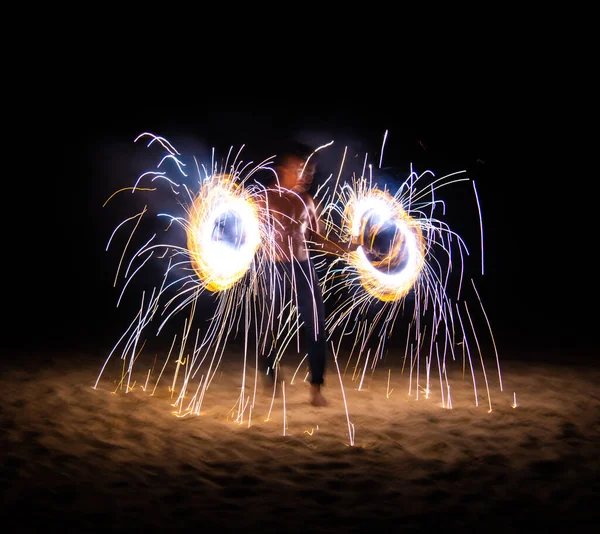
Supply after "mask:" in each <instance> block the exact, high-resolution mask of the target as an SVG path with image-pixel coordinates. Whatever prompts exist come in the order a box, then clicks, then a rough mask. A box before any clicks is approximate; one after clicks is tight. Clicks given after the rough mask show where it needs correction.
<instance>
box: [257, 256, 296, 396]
mask: <svg viewBox="0 0 600 534" xmlns="http://www.w3.org/2000/svg"><path fill="white" fill-rule="evenodd" d="M287 271H288V268H287V266H286V265H285V264H283V263H281V262H274V263H273V264H272V270H271V271H270V272H269V273H267V277H266V281H265V295H264V297H265V298H264V309H263V313H262V315H261V321H262V324H261V328H260V331H261V334H262V337H261V339H260V342H261V346H260V349H261V351H260V356H259V363H260V365H261V369H262V372H263V373H264V378H266V381H265V383H266V384H267V385H269V386H273V384H274V382H275V371H276V368H277V361H276V360H277V353H278V346H279V344H278V340H277V337H278V335H279V332H280V331H281V320H280V317H279V315H280V312H281V309H282V306H284V305H285V302H283V301H282V299H284V298H285V295H286V289H285V288H286V283H287V282H286V276H289V275H288V274H287Z"/></svg>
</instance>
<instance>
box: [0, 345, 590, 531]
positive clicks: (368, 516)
mask: <svg viewBox="0 0 600 534" xmlns="http://www.w3.org/2000/svg"><path fill="white" fill-rule="evenodd" d="M509 356H510V355H509ZM512 356H513V357H512V358H506V357H505V358H504V359H503V360H502V361H501V362H500V363H501V367H500V368H501V373H500V374H499V373H498V372H497V369H496V367H495V365H493V364H491V363H488V364H487V365H486V374H485V376H484V375H483V373H482V372H481V371H482V370H481V368H479V369H478V370H477V371H476V373H474V375H471V374H470V373H469V372H467V373H463V368H462V366H461V365H460V362H453V366H448V373H447V379H446V377H443V380H442V381H441V384H442V386H440V376H438V370H437V368H436V367H435V366H432V367H431V376H430V377H429V381H428V380H427V376H424V375H423V374H422V373H421V375H420V376H419V377H418V378H417V377H416V375H415V374H414V373H413V375H412V377H411V375H410V373H409V372H408V370H407V368H406V366H405V368H404V371H402V363H403V362H402V355H401V354H395V355H390V357H389V358H388V361H384V362H380V363H379V364H378V365H377V367H376V368H375V370H373V371H369V372H365V373H364V374H363V373H355V372H353V370H352V369H351V368H348V369H344V367H343V365H340V372H339V374H338V373H337V370H336V366H335V363H334V362H330V363H329V368H328V375H327V383H326V387H325V389H324V391H325V393H326V396H327V398H328V400H329V402H330V405H329V406H327V407H326V408H314V407H312V406H310V405H309V404H308V403H307V399H308V384H307V383H306V382H305V381H304V376H303V375H304V372H303V370H302V366H300V367H298V362H297V360H295V359H294V357H290V358H288V359H287V360H285V361H284V362H283V371H284V378H285V379H286V382H285V383H284V385H283V388H285V390H284V391H282V393H283V395H280V396H275V397H272V396H269V395H266V394H265V392H264V391H263V389H262V388H261V387H260V382H258V381H255V373H254V370H253V367H252V365H251V364H247V365H246V368H245V369H246V371H245V373H244V365H243V357H242V355H241V353H240V352H239V351H236V350H233V349H232V351H231V352H230V353H226V354H225V357H224V360H223V362H222V364H221V366H220V367H219V370H218V372H217V374H216V375H215V377H214V380H213V382H212V383H211V384H210V387H208V388H207V389H206V392H205V395H204V398H203V401H202V405H201V407H200V409H199V415H195V414H190V413H188V414H187V415H186V413H185V409H183V407H184V403H180V405H179V406H173V399H174V395H176V393H177V391H171V390H170V385H171V384H170V382H169V380H166V379H161V380H162V381H160V382H159V383H158V385H157V386H156V388H154V382H155V380H156V376H157V374H156V370H154V371H152V372H149V371H147V372H146V371H144V367H143V365H140V366H138V367H136V369H138V371H137V375H136V376H135V377H132V380H131V381H130V383H129V386H130V387H129V390H127V388H126V387H125V386H124V384H123V383H120V378H121V376H122V375H121V374H120V373H119V368H120V367H122V362H120V360H119V359H118V358H117V360H116V361H114V362H112V363H111V364H110V365H108V366H107V369H106V370H105V372H104V374H103V376H102V378H101V380H99V382H98V385H97V387H94V385H95V382H96V380H97V378H98V375H99V370H100V368H101V366H102V364H103V363H104V361H105V360H106V353H103V352H101V351H98V352H90V353H80V352H71V351H65V352H64V353H60V352H56V351H48V352H46V353H35V354H33V353H30V354H20V355H18V356H17V355H15V356H14V358H9V357H6V358H4V361H3V369H2V373H1V375H0V386H1V388H2V397H1V400H0V403H1V404H0V410H1V415H2V417H1V424H2V431H1V432H0V436H1V437H0V439H1V440H2V447H1V464H2V470H1V474H0V476H1V477H2V488H3V496H2V513H3V515H4V517H5V520H4V522H6V520H7V519H6V518H8V517H10V518H11V519H12V521H14V522H15V523H14V524H15V527H16V528H17V529H19V531H21V532H27V531H47V530H48V528H50V527H52V528H57V529H59V530H60V531H62V532H75V531H77V532H91V531H99V530H123V531H125V530H127V531H130V530H132V529H133V530H146V531H148V530H149V531H170V530H174V529H186V530H188V529H190V530H191V529H203V530H204V531H209V532H213V531H215V532H216V531H219V532H229V531H238V530H242V529H243V530H248V529H250V531H260V532H362V531H365V530H367V529H368V530H373V531H378V532H423V531H429V530H430V529H436V530H438V529H441V530H447V529H448V528H470V529H476V530H481V531H485V532H502V533H511V532H529V531H531V530H535V531H537V532H549V531H556V532H567V531H574V530H576V529H578V528H590V527H591V526H592V525H594V524H595V523H597V521H598V519H600V514H599V512H598V507H597V502H598V496H599V490H600V482H599V480H600V477H599V474H600V469H599V463H600V461H599V459H598V450H599V448H598V446H599V444H600V430H599V428H600V427H599V422H600V402H599V401H600V393H599V390H598V383H599V380H600V368H599V367H598V366H591V365H589V364H581V365H570V366H567V365H565V362H564V361H563V360H561V358H560V357H557V356H551V355H548V358H544V355H541V357H540V356H538V357H537V358H535V361H527V359H526V355H512ZM343 357H344V355H343V354H340V357H339V362H340V363H342V362H343ZM567 359H568V357H566V358H565V360H567ZM544 360H547V361H544ZM168 371H172V369H171V368H170V367H167V369H166V370H165V373H167V372H168ZM145 373H146V374H145ZM164 376H167V375H166V374H165V375H164ZM171 376H172V375H171ZM133 378H135V380H133ZM163 378H164V377H163ZM473 378H475V383H476V387H474V382H473ZM242 381H243V382H244V389H243V396H242V393H241V392H242ZM255 384H257V385H258V387H257V388H256V390H255ZM428 385H429V391H428ZM241 399H243V402H242V400H241ZM490 406H491V411H490Z"/></svg>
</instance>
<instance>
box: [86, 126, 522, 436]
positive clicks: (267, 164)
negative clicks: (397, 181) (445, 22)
mask: <svg viewBox="0 0 600 534" xmlns="http://www.w3.org/2000/svg"><path fill="white" fill-rule="evenodd" d="M141 139H145V140H148V141H149V142H148V147H151V146H152V145H154V147H153V148H156V147H157V146H158V149H159V150H161V151H162V157H161V158H160V160H159V163H158V165H157V168H156V170H154V171H149V172H145V173H143V174H142V175H141V176H139V178H138V179H137V180H136V182H135V184H134V185H133V186H132V187H124V188H122V189H120V190H118V191H116V192H115V193H113V194H112V195H111V196H110V198H109V199H108V200H107V201H106V203H105V205H106V204H108V203H109V201H110V202H114V201H115V200H114V199H115V198H119V196H122V194H123V192H125V191H127V192H129V194H136V195H154V196H155V197H156V196H158V195H161V196H160V198H159V201H160V202H162V201H163V199H164V198H166V196H168V197H169V198H170V199H171V200H173V201H175V204H176V205H177V206H178V208H177V209H176V212H175V213H159V214H158V215H157V219H158V220H159V221H164V222H165V229H164V230H165V232H164V233H163V234H162V235H163V236H164V241H163V242H158V240H159V238H158V237H157V236H158V234H157V233H154V235H151V236H141V235H138V234H139V233H141V228H142V227H143V224H142V221H145V220H147V219H148V217H149V214H150V212H151V210H149V209H148V205H146V206H145V207H144V208H143V209H142V210H138V212H137V213H135V214H133V215H131V216H129V217H127V218H125V219H124V220H123V221H122V222H120V223H119V224H118V225H117V227H116V228H115V230H114V232H113V234H112V235H111V236H110V239H109V242H108V245H107V249H108V248H109V247H110V246H111V245H112V244H113V242H115V241H118V240H119V239H120V240H121V242H123V243H124V245H123V250H122V253H121V256H120V261H119V263H118V266H117V270H116V275H115V285H116V284H117V282H118V281H119V280H121V283H122V287H121V294H120V297H119V300H118V303H117V306H119V304H120V302H121V300H122V298H123V296H124V293H125V290H126V289H127V288H128V286H130V283H131V281H132V279H133V278H134V277H139V276H141V273H143V272H145V270H147V269H148V268H149V266H150V265H154V264H155V263H154V262H156V261H159V262H160V265H161V268H162V278H161V279H160V280H159V284H158V286H157V287H154V289H152V290H151V291H143V292H142V294H141V298H140V303H139V307H138V311H137V313H136V314H135V317H134V318H133V320H132V321H131V322H130V324H129V327H128V328H127V329H126V331H125V333H124V334H123V335H122V336H121V338H120V339H119V340H118V342H117V343H116V345H115V346H114V348H113V350H112V351H111V353H110V354H109V356H108V358H107V360H106V362H105V363H104V365H103V366H102V369H101V371H100V373H99V375H98V379H97V381H96V384H95V386H94V387H97V385H98V382H99V380H100V378H101V376H102V375H103V373H104V371H105V368H106V365H107V363H108V361H109V360H110V359H111V357H112V356H113V355H114V354H115V353H116V352H117V351H119V350H120V352H121V359H122V360H123V364H122V376H121V378H120V381H119V385H118V387H117V389H119V388H122V389H124V390H125V391H126V392H128V391H131V389H133V387H134V385H135V380H134V379H133V367H134V364H135V363H136V362H137V361H138V357H139V356H140V353H141V352H142V349H143V348H144V346H145V343H146V341H147V331H148V330H149V327H150V325H151V324H152V325H153V326H154V325H155V324H156V323H158V325H157V334H156V335H158V334H160V333H161V332H162V331H163V329H164V327H165V325H166V324H167V323H168V322H172V321H174V320H175V318H176V317H177V318H181V317H183V320H182V322H183V324H182V325H181V331H180V334H178V335H177V336H175V338H174V339H173V340H172V342H171V345H170V350H169V351H168V354H167V356H166V359H165V361H164V362H163V363H162V365H158V366H157V369H156V372H155V364H156V358H155V361H154V362H153V364H152V369H148V368H145V369H144V370H143V378H142V379H141V380H140V382H141V383H143V384H144V385H143V386H141V387H142V389H143V390H144V391H146V390H148V391H151V392H152V393H151V394H154V393H155V392H156V390H157V386H158V383H159V381H160V380H161V379H162V377H163V376H165V375H166V376H169V373H168V372H165V371H166V370H167V369H170V370H171V372H172V374H171V376H170V377H169V378H168V379H167V380H169V382H170V383H169V384H168V390H169V392H170V395H171V402H172V406H173V408H174V410H173V414H174V415H176V416H177V417H185V416H187V415H200V413H201V409H202V405H203V401H204V398H205V395H206V392H207V390H208V388H209V386H210V385H211V383H212V381H213V379H214V378H215V376H216V375H217V371H218V369H219V366H220V365H221V363H222V359H223V355H224V352H225V347H226V344H227V343H228V341H229V340H230V339H231V338H234V337H237V336H239V335H242V336H243V342H244V344H243V351H244V352H243V365H242V366H241V370H242V372H241V384H240V393H239V398H238V400H237V401H236V403H235V406H234V407H233V408H232V409H231V410H230V411H229V414H230V415H231V417H232V420H235V422H236V423H238V424H242V423H244V422H246V423H247V426H250V424H251V421H252V420H253V416H255V417H254V420H255V419H256V415H257V414H256V407H255V400H256V391H257V383H258V375H259V371H258V369H259V367H260V364H259V355H260V354H261V352H262V351H263V349H264V347H265V343H266V342H267V339H268V337H269V335H273V336H274V337H275V338H276V339H277V354H276V355H275V361H276V362H279V361H280V360H281V359H282V358H283V355H284V353H286V351H287V350H288V349H289V348H290V346H293V345H294V341H296V343H295V345H296V349H297V351H299V347H300V343H299V339H300V337H299V331H300V329H301V326H302V324H301V323H300V321H299V317H298V314H297V307H296V305H295V300H294V299H293V298H289V297H290V295H293V294H294V288H293V286H294V283H295V281H294V280H291V283H292V290H291V293H287V296H288V298H287V299H286V298H285V295H286V293H285V291H281V292H280V294H281V297H280V298H281V301H280V302H279V303H278V304H279V311H278V312H276V306H275V304H276V303H275V299H274V298H273V297H272V295H271V294H270V293H269V292H270V291H271V289H269V288H273V287H274V285H278V286H281V285H282V282H283V281H282V280H280V279H279V274H278V273H277V271H276V269H273V268H272V263H271V262H270V261H269V259H270V258H273V257H274V256H277V255H278V254H277V253H279V252H281V250H278V245H277V244H276V240H275V239H274V234H275V229H274V223H273V221H272V218H271V217H270V216H269V206H268V202H267V197H268V195H267V194H266V193H267V190H266V189H265V187H264V186H262V185H259V184H258V183H257V182H254V181H251V180H250V178H252V177H253V176H254V175H255V173H256V172H257V171H267V172H272V173H274V169H273V168H272V167H271V164H272V160H271V159H270V158H269V159H266V160H264V161H263V162H261V163H259V164H257V165H255V164H253V163H252V162H244V161H242V159H241V153H242V149H240V150H239V152H238V153H237V154H235V155H233V154H232V151H231V150H230V152H229V153H228V154H227V157H226V160H225V162H224V163H221V164H218V163H216V162H215V160H214V153H213V157H212V161H211V163H210V165H209V166H205V165H199V164H198V163H197V162H195V161H194V163H195V169H194V172H193V173H188V172H187V165H186V164H185V163H184V161H183V158H182V157H181V154H180V153H179V152H178V151H177V150H176V149H175V148H174V147H173V146H172V145H171V144H170V143H169V142H168V141H167V140H166V139H164V138H162V137H158V136H155V135H153V134H149V133H144V134H141V135H140V136H138V138H137V139H136V141H139V140H141ZM386 140H387V131H386V133H385V136H384V140H383V142H384V144H385V142H386ZM329 145H331V143H329V144H328V145H324V146H323V147H319V149H321V148H325V147H326V146H329ZM319 149H317V150H319ZM381 158H383V148H382V151H381ZM345 161H346V150H345V151H344V156H343V160H342V165H341V166H340V168H339V169H338V170H337V171H336V180H335V185H334V186H333V188H331V187H328V186H327V182H328V181H329V179H328V180H327V181H326V182H325V183H324V184H322V185H321V186H320V187H319V189H318V191H317V194H316V195H315V203H317V205H318V208H319V210H320V211H321V219H322V221H323V224H324V235H325V236H326V237H327V236H330V235H334V236H335V237H336V241H339V242H342V243H348V242H352V243H359V244H360V246H359V247H358V248H357V249H356V250H355V251H353V252H349V253H343V252H342V253H340V254H339V255H337V256H330V255H325V254H324V253H323V252H322V250H319V249H318V247H314V250H312V255H313V258H314V259H315V260H317V261H316V264H317V267H318V268H319V269H323V272H324V274H323V276H322V279H321V283H322V286H323V291H324V298H325V302H326V304H327V307H328V311H329V315H328V316H327V319H326V328H327V335H328V340H329V342H331V347H332V350H333V358H334V361H335V366H336V369H337V372H338V376H339V380H340V386H341V391H342V395H343V402H344V407H345V412H346V421H347V424H348V438H349V440H350V444H351V445H353V444H354V431H355V429H354V424H353V423H352V422H351V419H350V413H349V405H348V401H347V399H346V395H345V392H344V384H343V375H345V374H346V371H345V370H344V371H343V374H342V371H340V367H339V363H338V362H339V361H341V358H340V356H339V354H340V346H341V341H342V339H350V340H351V342H352V349H351V351H350V353H349V356H348V360H347V363H346V369H348V367H349V365H350V362H351V360H352V359H353V358H354V357H356V364H355V365H354V371H353V373H352V381H357V382H358V386H357V390H358V391H360V390H361V389H362V388H363V385H365V383H366V382H367V383H368V380H369V376H372V375H373V373H374V372H375V369H376V366H377V364H378V362H380V361H382V360H383V359H384V358H385V356H386V352H387V343H388V340H389V339H390V338H391V337H392V334H393V333H394V330H395V329H397V330H400V332H401V335H405V337H406V342H405V345H406V352H405V355H404V362H403V366H402V373H404V372H405V368H406V372H407V373H409V380H408V388H409V390H408V397H409V398H411V397H412V398H414V399H415V400H418V399H419V393H420V392H421V393H422V394H423V397H424V398H425V399H431V398H435V399H439V402H440V404H441V406H442V407H443V408H447V409H451V408H452V401H451V397H450V383H449V378H448V365H449V361H450V360H456V359H457V358H462V364H463V374H465V371H466V369H467V366H468V369H469V371H470V376H471V378H472V382H473V389H474V394H475V402H476V404H477V405H478V400H477V399H478V392H477V384H476V382H475V374H476V370H475V367H476V363H474V359H473V358H472V356H471V355H472V353H473V351H474V350H477V354H478V355H479V363H480V365H481V370H482V371H483V375H484V377H485V384H486V393H487V400H488V405H489V411H491V409H492V404H491V395H490V388H489V384H488V380H487V374H486V371H485V367H484V360H483V355H482V349H481V345H480V341H479V338H478V337H477V335H476V332H475V326H474V322H473V318H472V317H471V316H470V315H469V309H468V306H467V303H466V301H464V298H463V297H462V296H461V289H462V278H463V269H464V265H463V262H464V259H465V256H468V255H469V251H468V249H467V246H466V243H465V242H464V241H463V239H462V238H461V237H460V236H459V235H457V234H456V233H455V232H454V231H452V229H451V228H450V227H449V225H448V224H447V223H445V222H444V221H443V220H442V218H441V217H440V215H439V212H440V211H442V214H445V207H446V206H445V203H444V201H443V200H442V199H441V197H439V196H438V191H439V190H440V189H441V188H443V187H446V186H449V185H451V184H458V183H460V182H469V181H470V179H469V178H466V177H461V176H460V175H461V174H462V172H457V173H454V174H452V175H448V176H444V177H441V178H436V177H435V175H434V174H433V173H432V172H431V171H426V172H424V173H422V174H417V173H416V172H414V171H413V170H412V167H411V170H410V174H409V176H408V178H407V179H406V180H405V181H404V182H403V183H402V184H401V185H400V186H399V187H398V189H397V191H396V192H393V190H392V189H390V186H389V184H386V185H385V186H384V187H383V188H381V187H380V186H378V185H377V184H376V182H377V176H374V173H377V172H378V171H374V170H373V168H372V166H371V165H370V164H369V163H368V157H367V156H365V159H364V164H363V165H362V172H360V173H359V176H358V177H357V176H356V174H352V175H351V176H347V174H348V173H347V172H345V170H344V164H345ZM381 165H382V161H381V159H380V161H379V168H381ZM190 175H193V176H194V178H190ZM332 177H333V174H332V175H330V178H332ZM473 191H474V192H475V197H476V201H477V205H478V208H479V198H478V196H477V190H476V189H475V187H474V184H473ZM481 220H482V218H481V212H480V213H479V222H480V224H481ZM128 230H129V234H128V235H127V231H128ZM123 233H125V236H123V235H121V234H123ZM173 234H174V235H173ZM136 243H138V244H137V245H136ZM307 246H308V247H309V248H312V247H311V243H308V242H307ZM481 247H482V256H481V257H482V261H483V228H482V227H481ZM482 274H483V263H482ZM310 283H319V281H318V280H311V281H310ZM472 285H473V289H474V290H475V293H476V296H477V300H478V301H479V304H480V307H481V310H482V311H483V313H484V316H485V320H486V323H487V326H488V329H489V334H490V336H491V326H490V323H489V320H488V318H487V315H485V311H484V309H483V305H482V303H481V299H480V297H479V294H478V293H477V289H476V288H475V284H474V282H473V281H472ZM451 288H454V290H455V293H453V292H452V291H451ZM288 291H289V290H288ZM206 296H208V297H210V298H212V299H213V300H212V302H213V303H214V305H215V311H214V313H213V315H212V319H211V320H210V322H208V326H206V328H205V329H204V330H201V328H199V327H198V328H194V327H193V325H194V323H195V322H197V321H195V317H196V314H197V313H198V311H199V309H200V308H202V307H203V306H206V302H205V301H203V300H202V299H203V298H206ZM459 304H460V305H459ZM463 309H464V310H466V314H467V317H466V318H463V314H462V313H461V310H463ZM183 311H186V312H187V315H185V314H183V313H182V312H183ZM398 323H402V324H401V326H400V328H397V327H398ZM177 338H179V339H177ZM491 338H492V340H493V336H491ZM336 340H337V341H336ZM373 340H374V341H373ZM336 343H337V347H336ZM373 344H374V346H373ZM494 350H496V345H495V341H494ZM407 358H408V359H409V365H407V366H405V365H404V364H405V363H406V360H407ZM496 360H497V365H498V379H499V381H500V388H501V389H502V378H501V375H500V366H499V362H498V358H497V351H496ZM251 365H254V366H255V370H256V372H255V373H254V376H253V379H252V382H250V381H249V380H248V377H247V376H246V371H247V368H248V367H249V366H251ZM432 365H433V368H432ZM436 365H437V369H435V366H436ZM302 366H304V368H305V369H306V366H307V363H306V357H305V358H304V359H302V361H301V362H300V364H299V366H298V368H297V369H296V372H295V373H294V374H293V376H292V379H291V382H290V383H289V385H290V386H293V385H294V378H295V376H296V374H297V373H298V372H299V371H300V368H301V367H302ZM360 366H362V369H361V368H360ZM369 369H370V373H367V370H369ZM432 372H433V373H434V374H433V377H435V378H434V379H433V380H432V378H431V377H432ZM307 377H308V373H306V376H305V378H304V380H305V381H306V379H307ZM390 379H391V370H389V371H388V378H387V388H386V391H385V392H384V394H385V395H386V398H387V399H389V398H390V397H391V394H392V391H393V388H390ZM438 379H439V393H438V394H434V391H435V390H436V388H437V386H434V383H436V382H437V381H438ZM432 382H433V383H432ZM278 387H281V389H282V394H283V434H284V435H285V434H286V431H287V429H288V417H287V412H286V391H285V383H283V382H282V383H280V385H279V386H278V381H277V376H275V381H274V386H273V392H272V397H271V400H270V407H269V410H268V414H267V416H266V419H265V421H269V420H270V416H271V411H272V410H273V407H274V401H275V394H276V390H277V388H278ZM365 387H368V386H366V385H365ZM514 406H516V394H515V398H514ZM228 418H229V415H228ZM305 432H306V431H305ZM311 435H312V431H311Z"/></svg>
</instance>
